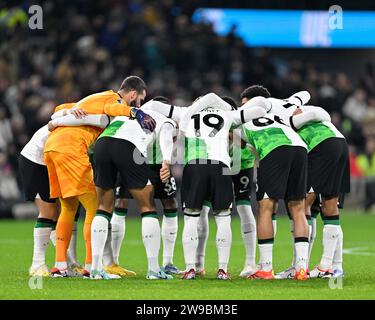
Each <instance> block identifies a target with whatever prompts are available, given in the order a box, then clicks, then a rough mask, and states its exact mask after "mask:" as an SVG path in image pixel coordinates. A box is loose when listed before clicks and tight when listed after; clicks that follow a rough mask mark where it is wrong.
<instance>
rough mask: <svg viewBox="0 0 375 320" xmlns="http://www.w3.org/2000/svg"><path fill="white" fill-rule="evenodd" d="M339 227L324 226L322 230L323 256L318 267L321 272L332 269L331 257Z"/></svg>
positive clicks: (333, 252)
mask: <svg viewBox="0 0 375 320" xmlns="http://www.w3.org/2000/svg"><path fill="white" fill-rule="evenodd" d="M340 230H341V226H339V225H333V224H326V225H324V228H323V254H322V259H321V260H320V264H319V267H320V268H321V269H323V270H326V269H330V268H332V262H333V256H334V254H335V250H336V246H337V241H338V238H339V235H340Z"/></svg>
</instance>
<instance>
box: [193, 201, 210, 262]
mask: <svg viewBox="0 0 375 320" xmlns="http://www.w3.org/2000/svg"><path fill="white" fill-rule="evenodd" d="M210 209H211V208H210V207H209V206H203V207H202V210H201V213H200V217H199V221H198V247H197V257H196V267H197V268H200V269H204V264H205V256H206V246H207V240H208V234H209V230H210V228H209V225H208V214H209V212H210Z"/></svg>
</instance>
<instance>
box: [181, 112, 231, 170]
mask: <svg viewBox="0 0 375 320" xmlns="http://www.w3.org/2000/svg"><path fill="white" fill-rule="evenodd" d="M233 122H234V120H233V118H232V116H231V112H228V111H224V110H222V109H217V108H207V109H204V110H202V111H200V112H198V113H195V114H193V115H192V116H191V118H190V119H188V121H187V125H186V129H185V163H188V162H189V161H191V160H194V159H210V160H217V161H221V162H222V163H224V164H225V165H227V166H228V167H230V161H231V160H230V156H229V130H230V129H231V127H232V124H233Z"/></svg>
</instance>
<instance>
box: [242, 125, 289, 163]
mask: <svg viewBox="0 0 375 320" xmlns="http://www.w3.org/2000/svg"><path fill="white" fill-rule="evenodd" d="M244 131H245V134H246V137H247V139H248V141H249V143H250V144H252V145H253V146H254V148H255V150H256V151H257V153H258V155H259V159H260V160H262V159H263V158H264V157H265V156H266V155H267V154H269V153H270V152H271V151H272V150H274V149H276V148H277V147H280V146H291V145H292V141H291V140H290V139H289V138H288V137H287V136H286V134H285V133H284V131H283V130H282V129H280V128H268V129H263V130H258V131H255V130H254V131H252V130H248V129H246V128H244Z"/></svg>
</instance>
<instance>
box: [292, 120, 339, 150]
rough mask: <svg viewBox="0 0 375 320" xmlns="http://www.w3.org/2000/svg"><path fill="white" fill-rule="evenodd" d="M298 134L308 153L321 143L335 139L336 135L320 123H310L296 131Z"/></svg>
mask: <svg viewBox="0 0 375 320" xmlns="http://www.w3.org/2000/svg"><path fill="white" fill-rule="evenodd" d="M298 134H299V135H300V136H301V138H302V140H303V141H304V142H305V143H306V145H307V150H308V152H310V151H311V150H312V149H314V148H315V147H316V146H317V145H318V144H319V143H321V142H322V141H324V140H326V139H328V138H332V137H336V134H335V133H334V132H333V131H332V130H331V129H330V128H328V127H327V126H326V125H324V123H322V122H311V123H308V124H306V125H304V126H303V127H302V128H300V129H299V130H298Z"/></svg>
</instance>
